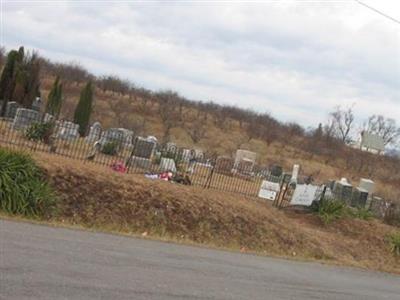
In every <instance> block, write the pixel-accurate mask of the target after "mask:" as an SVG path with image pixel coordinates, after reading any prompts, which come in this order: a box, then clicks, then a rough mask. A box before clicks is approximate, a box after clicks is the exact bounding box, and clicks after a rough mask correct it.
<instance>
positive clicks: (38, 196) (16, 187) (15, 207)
mask: <svg viewBox="0 0 400 300" xmlns="http://www.w3.org/2000/svg"><path fill="white" fill-rule="evenodd" d="M54 204H55V196H54V194H53V192H52V190H51V188H50V187H49V185H48V184H47V183H46V181H45V180H43V173H42V171H41V170H40V169H39V168H38V167H37V166H36V164H35V163H34V161H33V160H32V158H31V157H30V156H28V155H27V154H23V153H19V152H13V151H9V150H6V149H1V148H0V209H1V210H3V211H5V212H8V213H11V214H21V215H24V216H45V215H46V214H48V213H50V211H51V209H52V208H53V207H54Z"/></svg>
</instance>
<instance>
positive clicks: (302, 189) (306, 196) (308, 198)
mask: <svg viewBox="0 0 400 300" xmlns="http://www.w3.org/2000/svg"><path fill="white" fill-rule="evenodd" d="M317 190H318V186H316V185H311V184H297V185H296V188H295V190H294V193H293V196H292V200H291V201H290V204H291V205H305V206H310V205H311V204H312V202H313V201H314V200H315V198H316V193H317Z"/></svg>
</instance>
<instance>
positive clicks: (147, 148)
mask: <svg viewBox="0 0 400 300" xmlns="http://www.w3.org/2000/svg"><path fill="white" fill-rule="evenodd" d="M155 147H156V143H155V142H154V139H149V138H142V137H137V138H136V139H135V143H134V148H133V150H132V152H133V156H137V157H142V158H147V159H150V158H151V156H152V155H153V152H154V149H155Z"/></svg>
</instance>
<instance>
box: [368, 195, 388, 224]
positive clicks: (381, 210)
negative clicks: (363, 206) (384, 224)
mask: <svg viewBox="0 0 400 300" xmlns="http://www.w3.org/2000/svg"><path fill="white" fill-rule="evenodd" d="M389 207H390V203H389V202H386V201H384V200H383V199H382V198H379V197H373V198H372V200H371V203H370V207H369V209H370V211H371V212H372V214H373V215H374V216H375V217H377V218H380V219H382V218H384V217H385V214H386V211H387V210H388V209H389Z"/></svg>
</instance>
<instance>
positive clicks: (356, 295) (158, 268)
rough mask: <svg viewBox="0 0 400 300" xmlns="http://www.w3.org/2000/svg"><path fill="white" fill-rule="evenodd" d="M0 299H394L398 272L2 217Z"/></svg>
mask: <svg viewBox="0 0 400 300" xmlns="http://www.w3.org/2000/svg"><path fill="white" fill-rule="evenodd" d="M0 299H113V300H116V299H138V300H141V299H163V300H165V299H167V300H168V299H246V300H251V299H363V300H365V299H397V300H398V299H400V277H399V276H395V275H389V274H385V273H378V272H366V271H361V270H357V269H351V268H341V267H332V266H324V265H320V264H315V263H301V262H293V261H286V260H281V259H275V258H265V257H257V256H253V255H246V254H240V253H230V252H224V251H217V250H209V249H203V248H196V247H189V246H182V245H175V244H169V243H163V242H155V241H149V240H142V239H134V238H128V237H122V236H117V235H110V234H101V233H92V232H85V231H78V230H69V229H63V228H52V227H46V226H40V225H33V224H28V223H18V222H10V221H4V220H0Z"/></svg>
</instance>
